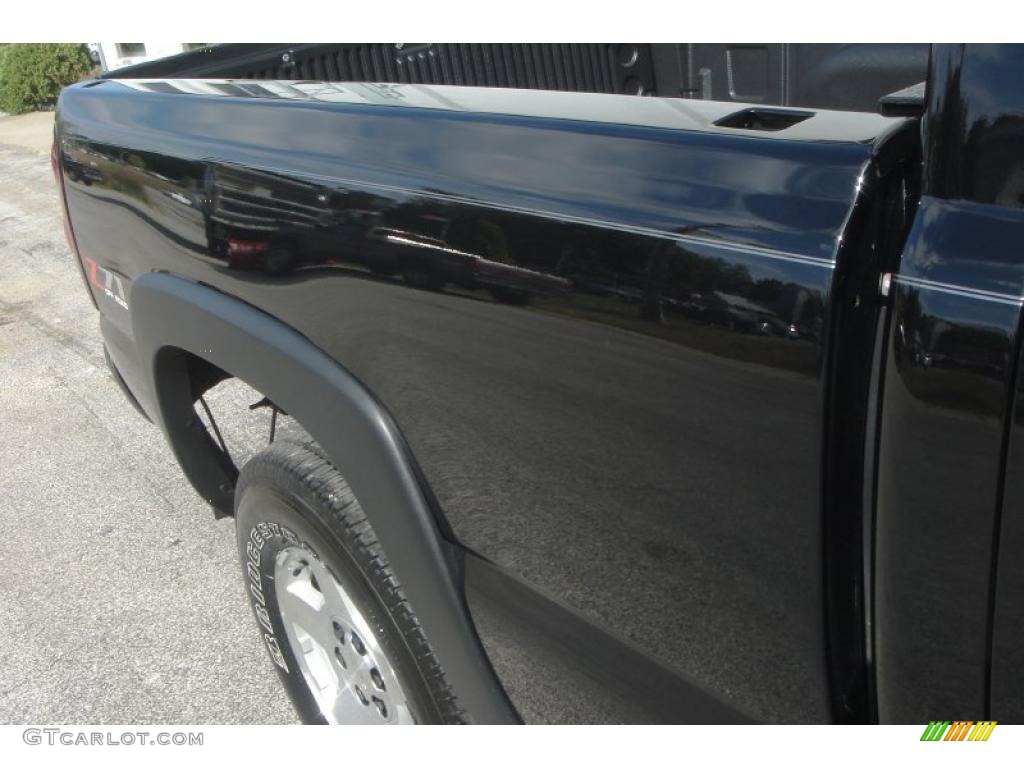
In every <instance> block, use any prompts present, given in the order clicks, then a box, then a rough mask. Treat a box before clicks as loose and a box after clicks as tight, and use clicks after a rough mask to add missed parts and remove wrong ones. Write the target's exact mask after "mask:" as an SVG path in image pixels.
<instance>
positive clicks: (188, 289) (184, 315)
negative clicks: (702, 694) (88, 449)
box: [131, 273, 519, 723]
mask: <svg viewBox="0 0 1024 768" xmlns="http://www.w3.org/2000/svg"><path fill="white" fill-rule="evenodd" d="M131 300H132V330H133V335H134V338H135V344H136V348H137V351H138V355H139V362H140V364H141V369H142V371H143V378H144V380H145V382H146V386H147V387H148V388H149V390H150V394H151V395H152V399H151V402H152V403H153V405H154V407H153V409H152V410H153V411H154V413H153V414H151V415H152V416H153V417H154V419H155V420H156V421H157V422H158V423H159V425H160V427H161V429H163V431H164V434H165V436H166V437H167V440H168V442H169V443H170V445H171V448H172V450H173V451H174V453H175V455H176V457H177V459H178V461H179V463H180V464H181V467H182V470H183V471H184V472H185V474H186V476H187V477H188V479H189V481H190V482H191V483H192V484H193V486H195V488H196V490H197V491H199V492H200V494H201V495H202V496H203V498H205V499H207V501H209V502H210V503H211V504H212V505H213V506H214V508H215V509H218V510H220V511H221V512H222V513H226V512H228V511H230V510H231V509H232V507H233V499H234V485H235V480H236V475H237V472H236V470H235V468H234V465H232V464H230V462H229V461H227V460H226V458H225V457H224V455H223V453H222V452H221V451H220V450H219V449H218V448H217V446H216V445H215V444H214V443H213V442H212V440H211V439H210V436H209V435H208V434H207V432H206V430H205V428H203V427H202V425H201V423H199V422H198V420H197V419H196V416H195V410H194V408H193V404H194V402H193V399H192V394H191V392H190V389H189V387H188V385H187V376H188V372H187V369H186V366H185V363H184V360H185V358H184V357H183V356H182V355H181V351H185V352H188V353H191V354H192V355H195V356H197V357H199V358H202V359H204V360H207V361H209V362H210V363H212V364H213V365H216V366H217V367H219V368H221V369H223V370H224V371H226V372H228V373H230V374H231V375H232V376H235V377H237V378H239V379H241V380H242V381H244V382H246V383H247V384H249V385H250V386H252V387H254V388H255V389H257V390H259V391H260V392H261V393H263V394H264V395H266V396H267V397H269V398H270V399H271V400H272V401H273V402H274V403H275V404H276V405H278V406H279V407H280V408H282V409H284V410H285V411H287V412H288V413H289V414H290V415H292V416H293V417H294V418H295V419H296V420H297V421H298V422H299V423H300V424H302V426H303V427H304V428H305V429H306V431H308V432H309V433H310V435H312V437H313V438H314V439H315V440H316V441H317V443H318V444H319V445H320V447H321V448H322V449H323V450H324V451H325V453H326V454H327V456H328V457H329V458H330V460H331V461H332V463H334V464H335V466H337V467H339V469H340V470H341V471H342V473H343V474H344V475H345V478H346V480H347V481H348V482H349V485H350V486H351V487H352V490H353V491H354V492H355V494H356V497H357V498H358V499H359V502H360V504H361V506H362V507H363V510H364V512H365V513H366V515H367V518H368V519H369V520H370V522H371V524H372V525H373V527H374V530H375V531H376V533H377V536H378V538H379V540H380V542H381V545H382V546H383V547H384V549H385V551H386V552H387V553H388V558H389V560H390V561H391V565H392V567H393V568H394V570H395V573H396V575H397V576H398V578H399V579H400V580H401V583H402V585H403V589H404V591H405V593H406V597H407V598H408V599H409V602H410V604H411V605H412V606H413V609H414V610H415V612H416V615H417V617H418V618H419V620H420V623H421V625H422V626H423V630H424V632H425V634H426V636H427V638H428V639H429V641H430V643H431V646H432V647H433V649H434V652H435V654H436V655H437V657H438V660H439V661H440V663H441V666H442V668H443V669H444V671H445V674H446V676H447V678H448V682H449V684H450V685H451V687H452V690H453V691H454V693H455V695H456V697H457V699H458V701H459V704H460V706H461V707H462V708H463V709H464V710H465V712H466V714H467V716H468V719H469V720H470V721H471V722H476V723H514V722H519V718H518V716H517V714H516V712H515V709H514V708H513V707H512V705H511V703H510V702H509V700H508V698H507V696H506V695H505V692H504V689H503V688H502V687H501V684H500V682H499V681H498V678H497V676H496V675H495V673H494V670H493V668H492V667H491V664H490V661H489V659H488V658H487V655H486V653H485V652H484V650H483V647H482V645H481V644H480V640H479V637H478V636H477V634H476V630H475V628H474V626H473V623H472V621H471V619H470V617H469V613H468V610H467V608H466V603H465V596H464V593H463V590H462V587H461V584H460V583H459V582H458V581H457V579H456V577H455V575H454V573H453V568H452V567H451V566H450V563H449V560H448V559H447V558H446V547H450V545H449V544H447V542H445V540H444V537H443V535H442V531H441V530H440V528H439V525H438V521H437V520H436V519H435V517H434V515H433V514H432V512H431V509H430V506H429V504H428V502H427V497H426V495H425V494H424V491H423V487H422V486H421V484H420V482H419V479H418V473H417V469H416V464H415V461H414V460H413V459H412V457H411V454H410V452H409V450H408V447H407V446H406V443H405V440H404V439H403V437H402V435H401V433H400V431H399V429H398V427H397V425H396V424H395V423H394V421H393V419H392V418H391V416H390V415H389V414H388V413H387V411H386V410H385V408H384V407H383V406H382V405H381V404H380V403H379V402H378V401H377V400H376V398H374V397H373V395H372V394H371V393H370V392H369V391H367V390H366V388H365V387H364V386H363V385H362V384H361V383H360V382H359V381H358V380H357V379H356V378H355V377H354V376H353V375H352V374H350V373H349V372H348V371H346V370H345V369H344V368H343V367H342V366H341V365H340V364H339V363H338V362H337V361H335V360H334V359H333V358H331V357H330V356H329V355H327V354H326V353H325V352H324V351H323V350H321V349H319V348H318V347H317V346H315V345H314V344H313V343H312V342H311V341H310V340H309V339H307V338H306V337H305V336H303V335H301V334H300V333H298V332H297V331H295V330H294V329H292V328H290V327H289V326H287V325H286V324H284V323H283V322H281V321H279V320H277V319H275V318H273V317H271V316H270V315H267V314H266V313H264V312H262V311H260V310H259V309H256V308H255V307H253V306H252V305H250V304H247V303H245V302H243V301H240V300H238V299H235V298H232V297H230V296H228V295H226V294H224V293H221V292H220V291H217V290H215V289H213V288H210V287H207V286H204V285H200V284H197V283H194V282H191V281H188V280H185V279H182V278H180V277H175V276H173V275H170V274H165V273H149V274H146V275H142V276H140V277H139V278H138V279H136V280H135V282H134V283H133V285H132V290H131Z"/></svg>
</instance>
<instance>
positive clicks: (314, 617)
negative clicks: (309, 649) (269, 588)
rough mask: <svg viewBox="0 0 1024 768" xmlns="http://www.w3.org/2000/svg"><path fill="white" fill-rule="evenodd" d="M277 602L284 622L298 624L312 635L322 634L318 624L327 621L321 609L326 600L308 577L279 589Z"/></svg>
mask: <svg viewBox="0 0 1024 768" xmlns="http://www.w3.org/2000/svg"><path fill="white" fill-rule="evenodd" d="M278 602H279V604H280V609H281V614H282V616H283V617H284V620H285V621H286V622H287V621H290V622H292V623H294V624H298V625H299V626H300V627H302V628H303V629H304V630H305V631H306V634H308V635H311V636H313V637H319V636H320V634H322V631H323V629H322V627H321V626H320V625H321V624H325V623H327V621H328V620H327V613H326V611H324V610H323V608H324V605H325V603H326V601H325V600H324V596H323V594H322V593H321V592H320V591H318V590H317V589H315V588H314V587H313V584H312V583H311V582H310V581H309V579H301V580H295V581H292V582H291V583H290V584H289V585H288V586H287V587H286V588H285V589H283V590H279V591H278Z"/></svg>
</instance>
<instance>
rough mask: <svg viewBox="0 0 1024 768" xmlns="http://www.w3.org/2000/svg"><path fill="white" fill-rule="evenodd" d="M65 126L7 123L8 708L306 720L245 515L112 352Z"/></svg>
mask: <svg viewBox="0 0 1024 768" xmlns="http://www.w3.org/2000/svg"><path fill="white" fill-rule="evenodd" d="M14 119H15V118H6V117H5V118H2V119H0V120H2V121H5V122H6V121H11V120H14ZM22 123H24V124H27V123H28V121H22ZM51 124H52V123H48V122H47V120H46V119H45V118H35V121H34V123H33V125H32V126H29V127H27V129H26V131H25V132H24V133H17V132H12V131H8V132H7V133H4V130H3V129H4V126H3V125H0V273H2V275H0V522H2V525H3V530H4V534H5V535H4V541H3V543H2V544H0V572H2V574H3V576H2V578H0V722H3V723H90V724H92V723H95V724H108V723H128V724H149V723H169V724H181V723H197V724H207V723H292V722H296V721H297V720H296V716H295V714H294V712H293V710H292V708H291V705H290V704H289V702H288V700H287V698H286V697H285V695H284V693H283V690H282V689H281V687H280V685H279V684H278V681H277V678H276V676H275V674H274V671H273V668H272V666H271V664H270V662H269V660H268V659H267V657H266V653H265V651H264V650H263V648H262V646H261V644H260V639H259V635H258V633H257V631H256V629H255V623H254V621H253V619H252V616H251V614H250V611H249V607H248V604H247V602H246V598H245V595H244V592H243V580H242V576H241V572H240V569H239V566H238V562H237V555H236V551H235V543H234V529H233V522H232V521H231V520H220V521H215V520H214V518H213V515H212V514H211V512H210V510H209V508H208V507H207V506H205V505H204V504H203V502H202V500H201V499H200V498H199V496H198V495H197V494H196V493H195V492H194V491H193V490H192V488H191V487H190V486H189V484H188V482H187V481H186V480H185V478H184V476H183V475H182V473H181V470H180V469H179V468H178V466H177V464H176V462H175V460H174V458H173V456H172V454H171V452H170V450H169V448H168V447H167V445H166V443H165V441H164V438H163V436H162V434H161V433H160V431H159V430H158V429H157V428H156V427H154V426H152V425H150V424H149V423H147V422H146V421H144V420H143V419H142V418H141V417H140V416H139V415H138V414H137V413H136V412H135V411H134V409H133V408H132V407H131V406H130V405H129V404H128V402H127V401H126V400H125V398H124V396H123V395H122V394H121V391H120V390H119V389H118V387H117V385H116V384H115V382H114V381H113V380H112V379H111V376H110V373H109V372H108V370H107V367H106V365H105V363H104V360H103V352H102V346H101V342H100V334H99V327H98V317H97V313H96V311H95V310H94V308H93V307H92V305H91V303H90V301H89V298H88V296H87V293H86V290H85V288H84V286H83V284H82V279H81V276H80V274H79V272H78V268H77V266H76V265H75V262H74V261H73V259H72V256H71V255H70V253H69V251H68V247H67V245H66V244H65V242H64V236H63V232H62V229H61V222H60V213H59V208H58V200H57V194H56V189H55V186H54V183H53V178H52V176H51V172H50V167H49V158H48V157H47V156H46V150H45V148H46V146H47V138H46V132H47V131H48V130H52V129H50V128H49V126H50V125H51ZM16 125H17V126H18V128H19V129H21V128H22V127H23V125H22V124H16ZM40 126H42V127H40ZM229 389H230V388H229ZM247 395H248V393H246V392H242V391H238V390H234V391H226V392H225V393H223V394H222V395H220V396H221V397H223V398H234V399H244V398H245V397H247ZM255 439H258V436H256V435H254V433H251V432H250V433H246V434H245V436H243V437H241V438H239V440H240V441H241V442H242V443H245V442H246V441H247V440H248V441H251V440H255ZM248 444H249V443H246V445H248Z"/></svg>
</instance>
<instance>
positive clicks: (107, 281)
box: [82, 256, 128, 309]
mask: <svg viewBox="0 0 1024 768" xmlns="http://www.w3.org/2000/svg"><path fill="white" fill-rule="evenodd" d="M82 261H84V262H85V274H86V275H88V277H89V283H90V284H91V285H92V286H93V288H96V289H97V290H98V291H99V292H100V293H102V294H104V295H106V296H107V297H109V298H111V299H113V300H114V301H116V302H117V303H118V305H120V306H121V307H123V308H124V309H128V297H127V296H126V295H125V292H124V279H123V278H122V277H121V276H120V275H118V274H117V273H116V272H112V271H110V270H109V269H105V268H104V267H101V266H100V265H99V264H97V263H96V261H95V260H93V259H90V258H89V257H88V256H83V257H82Z"/></svg>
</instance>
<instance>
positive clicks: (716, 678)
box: [53, 44, 1024, 723]
mask: <svg viewBox="0 0 1024 768" xmlns="http://www.w3.org/2000/svg"><path fill="white" fill-rule="evenodd" d="M1022 75H1024V46H1012V45H993V46H975V45H966V46H963V45H937V46H933V47H931V48H928V47H921V46H910V47H905V48H900V47H898V46H895V47H894V46H867V47H858V46H838V47H837V46H832V47H831V48H830V47H828V46H817V47H815V46H805V47H801V46H750V45H744V46H728V45H724V46H717V47H715V46H692V45H691V46H648V45H636V46H634V45H598V44H589V45H547V46H513V45H472V46H470V45H443V44H389V45H384V44H381V45H354V44H350V45H335V46H328V45H259V46H240V45H225V46H220V47H216V48H213V49H212V50H209V51H206V50H204V51H200V52H196V53H192V54H187V55H183V56H180V57H176V58H173V59H169V60H166V61H162V62H155V63H151V64H146V65H142V66H140V67H136V68H134V69H129V70H124V71H121V72H115V73H111V74H108V75H106V76H104V77H103V78H102V79H97V80H92V81H88V82H84V83H80V84H78V85H75V86H73V87H70V88H67V89H66V90H65V91H64V92H63V94H62V95H61V98H60V103H59V106H58V114H57V123H56V136H55V143H54V149H53V162H54V170H55V173H56V176H57V181H58V186H59V187H60V188H61V191H62V200H63V203H64V210H65V215H66V224H67V236H68V240H69V243H70V245H71V247H72V250H73V251H74V253H75V254H76V255H77V258H78V260H79V263H80V266H81V268H82V274H83V278H84V279H85V282H86V285H87V286H88V289H89V291H90V293H91V296H92V298H93V300H94V302H95V304H96V306H97V308H98V310H99V321H100V327H101V330H102V334H103V338H104V342H105V348H106V351H107V354H108V358H109V362H110V366H111V369H112V371H113V374H114V376H115V378H116V379H117V381H118V382H119V383H120V384H121V385H122V387H123V389H124V391H125V393H126V394H127V396H128V399H129V400H130V401H131V402H132V403H133V404H134V405H136V406H137V407H138V409H139V410H140V412H141V413H142V414H143V415H144V416H145V417H146V418H147V419H148V420H150V421H152V422H153V423H155V424H156V425H158V426H159V428H161V429H162V430H163V432H164V433H165V435H166V437H167V440H168V443H169V444H170V447H171V449H172V450H173V452H174V454H175V456H176V457H177V459H178V461H179V463H180V465H181V468H182V470H183V473H184V475H185V476H186V477H187V478H188V480H189V481H190V482H191V483H192V485H193V486H194V487H195V489H196V491H197V492H198V494H199V497H200V498H201V499H202V500H203V502H204V503H206V504H208V505H209V506H210V507H211V509H212V511H213V513H214V514H216V515H219V516H233V517H234V519H235V526H236V528H237V538H238V546H239V555H240V559H241V566H242V567H241V574H242V575H241V577H242V578H243V579H244V583H245V588H246V593H247V595H248V596H249V598H250V600H251V602H252V608H253V611H254V615H255V618H256V626H257V627H258V630H259V632H260V634H261V636H262V637H263V639H264V641H265V644H266V647H267V649H268V651H269V654H270V657H271V659H272V662H273V664H274V665H275V666H276V668H277V670H278V672H279V674H280V677H281V680H282V681H283V683H284V686H285V688H286V689H287V691H288V693H289V695H290V696H291V698H292V700H293V701H294V703H295V705H296V707H297V709H298V711H299V712H300V714H301V716H302V717H303V719H304V720H305V721H307V722H329V723H337V722H364V723H412V722H418V723H434V722H474V723H507V722H519V721H527V722H675V723H680V722H681V723H707V722H711V723H732V722H759V721H760V722H765V721H768V722H812V723H829V722H831V723H874V722H881V723H926V722H928V721H930V720H935V719H948V720H956V719H962V720H982V719H985V720H993V719H998V720H999V721H1001V722H1004V721H1016V722H1021V721H1024V642H1022V640H1021V637H1022V636H1024V408H1022V410H1017V407H1018V405H1022V406H1024V379H1022V378H1021V370H1020V365H1019V360H1020V356H1021V354H1022V350H1021V327H1022V326H1021V324H1022V319H1024V315H1022V311H1021V309H1022V297H1024V248H1022V245H1021V244H1022V242H1024V88H1022V87H1021V77H1022ZM905 86H910V87H909V88H904V87H905ZM901 89H902V90H901ZM886 94H889V95H886ZM879 97H882V98H879ZM231 379H235V380H237V381H240V382H244V384H245V385H247V386H248V387H251V388H252V389H254V390H256V392H257V393H259V396H260V398H261V399H260V400H259V403H254V404H258V405H263V406H265V407H266V409H267V410H266V416H267V421H268V422H269V423H271V429H270V431H269V437H270V439H269V442H265V445H263V446H262V447H261V448H260V450H259V451H258V452H257V453H255V455H254V456H252V457H251V458H250V459H249V460H248V461H246V462H241V461H239V462H238V464H242V465H241V466H239V465H237V464H236V461H235V458H237V457H233V456H232V455H231V453H230V452H229V450H228V448H227V445H226V443H225V441H224V439H223V436H222V435H221V430H220V429H219V428H218V427H217V421H216V420H215V418H214V414H213V413H212V412H207V411H208V408H207V407H206V406H207V401H206V399H205V397H204V396H205V395H207V393H208V392H209V391H210V390H211V389H212V388H214V387H217V386H220V385H221V384H222V383H230V382H229V380H231ZM278 417H280V418H281V419H282V420H285V419H289V420H291V421H292V422H293V423H294V424H295V425H297V429H296V430H295V431H294V432H293V433H289V434H288V435H282V433H281V431H280V430H278V432H277V433H276V434H275V432H274V429H273V424H275V423H276V420H277V419H278ZM222 423H223V417H222ZM245 706H246V703H245V702H244V701H239V702H238V707H239V708H244V707H245Z"/></svg>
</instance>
